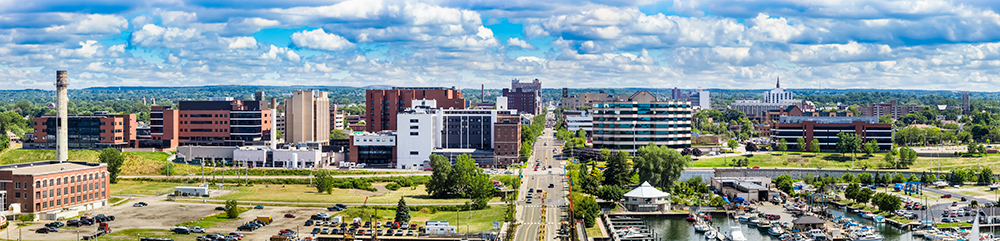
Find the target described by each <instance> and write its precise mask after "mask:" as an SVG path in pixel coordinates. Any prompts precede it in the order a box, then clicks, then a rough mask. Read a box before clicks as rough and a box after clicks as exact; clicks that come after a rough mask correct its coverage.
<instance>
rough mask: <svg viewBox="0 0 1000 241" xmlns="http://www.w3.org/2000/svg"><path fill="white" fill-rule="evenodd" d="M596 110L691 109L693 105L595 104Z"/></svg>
mask: <svg viewBox="0 0 1000 241" xmlns="http://www.w3.org/2000/svg"><path fill="white" fill-rule="evenodd" d="M594 108H691V104H682V103H676V104H632V103H619V104H594Z"/></svg>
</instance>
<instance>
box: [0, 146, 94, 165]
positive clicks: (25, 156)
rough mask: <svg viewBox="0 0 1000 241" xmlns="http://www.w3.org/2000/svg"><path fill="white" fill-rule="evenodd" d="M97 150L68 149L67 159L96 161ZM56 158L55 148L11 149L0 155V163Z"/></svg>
mask: <svg viewBox="0 0 1000 241" xmlns="http://www.w3.org/2000/svg"><path fill="white" fill-rule="evenodd" d="M97 155H98V152H97V151H92V150H70V151H69V160H71V161H87V162H97ZM55 159H56V151H55V150H25V149H11V150H8V151H7V152H4V153H3V155H2V156H0V165H7V164H17V163H25V162H37V161H49V160H55Z"/></svg>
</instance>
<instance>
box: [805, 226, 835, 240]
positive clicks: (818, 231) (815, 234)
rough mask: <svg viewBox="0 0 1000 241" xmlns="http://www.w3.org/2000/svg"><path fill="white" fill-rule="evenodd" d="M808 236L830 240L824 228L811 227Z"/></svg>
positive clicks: (814, 238)
mask: <svg viewBox="0 0 1000 241" xmlns="http://www.w3.org/2000/svg"><path fill="white" fill-rule="evenodd" d="M806 236H808V237H809V238H811V239H813V240H830V239H829V238H827V237H826V233H825V232H823V230H822V229H811V230H809V231H807V232H806Z"/></svg>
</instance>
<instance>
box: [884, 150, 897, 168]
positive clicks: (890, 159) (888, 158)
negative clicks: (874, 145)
mask: <svg viewBox="0 0 1000 241" xmlns="http://www.w3.org/2000/svg"><path fill="white" fill-rule="evenodd" d="M882 160H885V163H886V164H887V165H889V166H890V167H892V168H899V162H897V161H896V156H893V155H892V152H891V151H890V152H886V153H885V157H883V158H882Z"/></svg>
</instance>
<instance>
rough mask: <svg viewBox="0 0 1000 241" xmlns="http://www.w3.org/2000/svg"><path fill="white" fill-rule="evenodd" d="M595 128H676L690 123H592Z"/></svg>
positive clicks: (687, 125)
mask: <svg viewBox="0 0 1000 241" xmlns="http://www.w3.org/2000/svg"><path fill="white" fill-rule="evenodd" d="M594 127H597V128H677V127H683V128H687V127H691V124H656V125H653V124H636V125H633V124H594Z"/></svg>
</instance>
